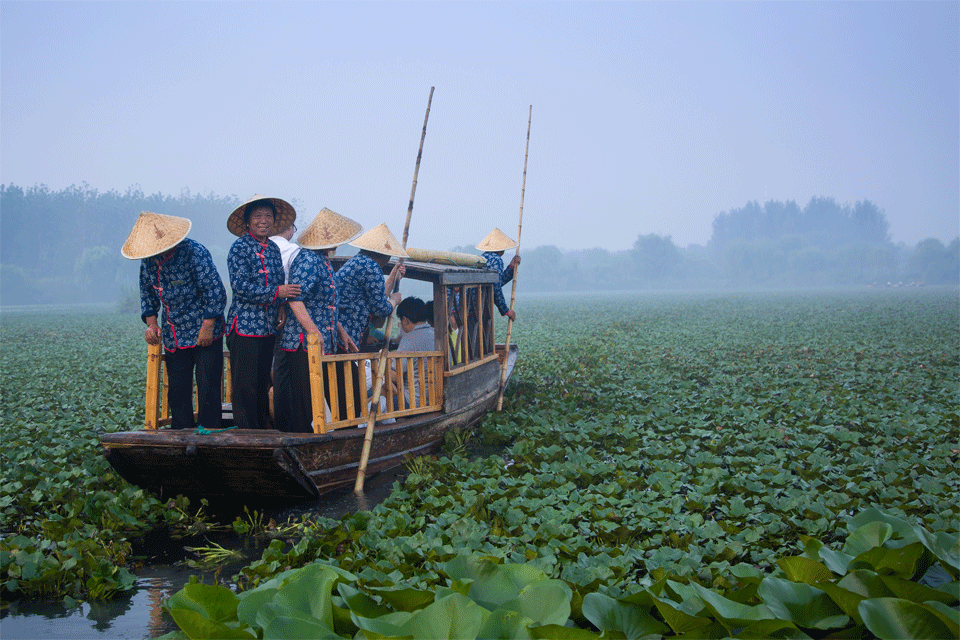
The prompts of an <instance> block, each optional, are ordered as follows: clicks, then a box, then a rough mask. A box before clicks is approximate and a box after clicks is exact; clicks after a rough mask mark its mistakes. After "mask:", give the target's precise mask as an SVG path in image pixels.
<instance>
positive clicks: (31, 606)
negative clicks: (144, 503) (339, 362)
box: [0, 468, 402, 640]
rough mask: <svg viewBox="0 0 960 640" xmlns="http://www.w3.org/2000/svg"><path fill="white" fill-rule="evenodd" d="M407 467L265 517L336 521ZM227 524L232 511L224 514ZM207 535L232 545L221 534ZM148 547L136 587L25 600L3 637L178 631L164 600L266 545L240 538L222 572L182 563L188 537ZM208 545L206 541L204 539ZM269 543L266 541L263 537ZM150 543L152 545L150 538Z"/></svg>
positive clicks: (129, 637) (118, 639)
mask: <svg viewBox="0 0 960 640" xmlns="http://www.w3.org/2000/svg"><path fill="white" fill-rule="evenodd" d="M401 472H402V468H400V469H398V470H394V471H388V472H385V473H381V474H379V475H376V476H373V477H371V478H369V479H368V480H367V482H366V483H365V484H364V493H363V495H362V496H355V495H354V494H353V487H352V486H351V487H345V488H343V489H339V490H337V491H335V492H332V493H329V494H327V495H326V496H324V497H323V498H321V499H319V500H315V501H312V502H305V503H301V504H298V505H294V506H288V507H284V508H281V509H274V510H270V509H261V513H263V515H264V518H265V520H269V519H270V518H273V519H274V520H275V521H276V522H286V521H287V520H288V519H289V518H290V517H295V518H303V517H306V516H309V515H317V516H323V517H326V518H331V519H334V520H338V519H340V518H341V517H342V516H343V515H345V514H347V513H356V512H357V511H369V510H370V509H372V508H373V507H375V506H376V505H377V504H379V503H380V502H382V501H383V500H385V499H386V498H387V497H388V496H389V495H390V491H391V488H392V486H393V483H394V481H395V480H396V479H397V477H398V473H401ZM221 521H222V522H225V523H226V524H229V523H230V522H232V521H233V517H232V516H227V515H226V514H225V515H224V519H222V520H221ZM207 538H208V539H210V540H212V541H216V542H218V544H221V545H223V546H226V545H227V542H226V540H225V538H226V537H224V539H221V537H220V536H213V535H211V536H207ZM154 543H155V544H154V545H153V548H152V549H150V550H149V553H148V555H149V557H150V562H151V564H149V565H146V566H144V567H142V568H139V569H137V570H136V571H135V572H134V573H135V574H136V576H137V582H136V590H135V591H132V592H131V593H129V594H127V595H124V596H120V597H119V598H115V599H113V600H110V601H108V602H94V603H83V604H81V605H79V606H76V607H67V606H66V605H64V603H63V601H60V600H58V601H37V600H31V601H27V600H21V601H16V602H12V603H10V606H9V607H8V608H6V609H4V610H2V611H0V638H3V640H34V639H36V640H53V639H57V638H71V639H84V640H85V639H88V638H91V639H92V638H97V639H99V638H110V639H111V640H114V639H115V640H145V639H149V638H157V637H159V636H162V635H164V634H166V633H170V632H171V631H176V630H177V625H176V623H174V621H173V619H172V618H171V617H170V616H169V615H168V614H166V613H164V612H163V609H162V608H161V606H160V605H161V602H162V601H163V600H165V599H166V598H169V597H170V596H172V595H173V594H174V593H176V592H177V591H179V590H180V589H182V588H183V585H185V584H186V583H187V582H188V581H189V580H190V576H191V575H202V576H203V580H204V581H205V582H206V583H208V584H212V583H214V582H215V581H216V579H217V578H219V579H220V580H221V581H222V579H223V578H224V577H229V576H231V575H233V574H235V573H237V572H238V571H239V569H240V568H241V567H243V566H245V565H246V564H249V563H250V562H251V561H252V560H254V559H256V558H258V557H259V554H260V550H261V549H262V547H260V546H257V545H256V544H253V545H251V544H249V541H240V542H239V543H237V544H239V545H240V546H241V547H242V548H243V551H244V556H245V557H244V559H243V560H241V561H239V562H237V563H236V564H235V565H230V566H227V567H224V568H223V569H222V570H221V571H220V572H219V574H214V573H206V574H201V573H200V572H199V571H197V570H196V569H192V568H190V567H188V566H186V565H185V564H183V563H182V562H180V561H181V560H182V559H183V558H184V557H186V553H185V552H184V550H183V545H184V544H188V545H189V544H190V543H184V541H173V544H171V541H170V540H169V538H166V539H163V538H162V537H161V538H159V539H157V540H155V541H154ZM200 544H203V542H200ZM264 544H266V542H264ZM145 545H146V546H148V547H149V546H151V543H150V541H149V540H148V541H147V542H146V543H145Z"/></svg>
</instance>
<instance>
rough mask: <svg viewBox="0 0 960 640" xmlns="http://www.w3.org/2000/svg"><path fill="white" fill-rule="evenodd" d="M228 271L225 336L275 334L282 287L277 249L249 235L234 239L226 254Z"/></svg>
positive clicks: (278, 250)
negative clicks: (230, 291) (230, 296)
mask: <svg viewBox="0 0 960 640" xmlns="http://www.w3.org/2000/svg"><path fill="white" fill-rule="evenodd" d="M227 270H228V271H229V272H230V287H231V288H232V289H233V301H232V302H231V303H230V312H229V313H228V314H227V325H228V326H229V329H228V331H227V332H228V333H231V334H235V335H240V336H254V337H263V336H272V335H276V333H277V312H278V311H279V310H280V300H279V299H278V298H277V290H278V289H279V287H280V285H282V284H284V282H283V281H284V273H283V261H282V260H281V259H280V249H279V248H278V247H277V245H276V244H274V243H273V241H271V240H270V239H267V240H266V241H265V242H260V241H259V240H257V239H256V238H254V237H253V236H252V235H250V234H249V233H247V234H244V235H242V236H240V237H239V238H237V240H236V241H235V242H234V243H233V246H232V247H230V253H228V254H227Z"/></svg>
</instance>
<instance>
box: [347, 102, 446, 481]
mask: <svg viewBox="0 0 960 640" xmlns="http://www.w3.org/2000/svg"><path fill="white" fill-rule="evenodd" d="M433 89H434V88H433V87H430V97H429V98H428V99H427V112H426V114H424V116H423V130H422V131H421V132H420V148H419V149H418V150H417V164H416V166H415V167H414V169H413V184H412V185H411V186H410V201H409V203H408V204H407V221H406V223H405V224H404V225H403V238H402V239H401V240H400V243H401V245H402V247H403V248H404V250H406V248H407V237H408V236H409V235H410V218H411V216H412V215H413V197H414V195H415V194H416V192H417V174H418V173H420V158H421V157H422V156H423V139H424V138H426V137H427V120H428V119H429V118H430V104H431V103H432V102H433ZM400 264H403V258H400ZM395 286H396V287H398V288H399V286H400V278H399V277H398V278H397V281H396V283H395ZM396 311H397V309H396V307H394V308H393V310H392V311H390V315H389V316H388V317H387V324H386V326H385V327H384V328H383V349H381V350H380V360H379V361H378V363H377V376H376V378H375V379H374V383H373V395H372V396H371V400H372V402H373V404H372V405H371V407H370V415H369V416H368V418H367V430H366V432H365V433H364V436H363V450H362V451H361V452H360V466H359V467H358V468H357V481H356V483H354V485H353V492H354V493H355V494H357V495H362V494H363V482H364V480H365V479H366V477H367V462H369V460H370V449H371V448H372V446H373V426H374V425H375V424H376V422H377V413H378V412H379V411H380V396H381V395H382V393H383V378H384V374H385V373H386V368H387V354H389V353H390V334H391V333H392V332H393V316H394V315H396Z"/></svg>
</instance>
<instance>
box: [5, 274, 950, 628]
mask: <svg viewBox="0 0 960 640" xmlns="http://www.w3.org/2000/svg"><path fill="white" fill-rule="evenodd" d="M524 264H526V263H524ZM517 311H518V321H517V323H516V324H515V325H514V328H513V332H514V333H513V335H514V336H515V340H516V342H517V343H518V344H519V345H520V346H521V350H522V351H521V353H522V356H521V359H520V361H519V362H518V366H517V369H516V371H515V372H514V376H513V378H512V379H511V383H510V385H509V387H508V390H507V394H506V397H505V402H504V411H503V412H501V413H496V414H490V415H489V416H487V417H486V418H485V419H484V420H483V421H482V422H481V423H480V424H479V425H478V426H477V427H476V428H475V429H474V430H473V431H472V432H471V433H469V434H466V433H461V434H454V435H453V436H452V437H451V439H450V442H448V443H447V445H446V446H445V448H444V450H443V451H442V452H441V453H440V454H439V455H437V456H427V457H422V458H414V459H411V460H409V461H408V462H407V464H406V473H405V475H404V477H403V478H402V479H401V480H399V481H398V482H397V483H396V484H395V485H394V489H393V492H392V494H391V496H390V497H389V498H388V499H387V500H386V501H384V502H383V503H381V504H380V505H378V506H376V507H374V508H373V509H372V510H370V511H363V512H359V513H356V514H348V515H346V516H343V517H342V518H340V519H339V520H330V519H326V518H320V517H317V518H313V517H309V516H304V517H302V518H299V519H297V520H296V521H290V522H286V523H270V522H263V521H262V518H259V517H258V512H257V511H256V509H255V508H254V507H253V506H251V509H250V510H249V511H248V512H247V513H246V514H243V515H240V516H238V517H237V518H236V520H234V521H233V522H217V521H215V520H214V519H213V518H212V517H211V516H210V515H209V513H210V510H209V508H207V507H206V506H205V505H202V504H191V503H189V502H188V501H186V500H185V499H183V498H178V497H177V496H161V497H157V496H152V495H149V494H146V493H144V492H143V491H141V490H139V489H137V488H136V487H132V486H130V485H128V484H126V483H125V482H123V481H122V480H121V479H120V478H118V477H117V476H116V475H115V474H113V473H112V472H111V470H110V468H109V466H108V465H107V464H106V462H105V461H104V460H103V458H102V455H101V454H100V450H99V435H100V434H101V433H104V432H107V431H115V430H126V429H130V428H135V427H136V426H137V425H140V424H142V418H143V415H142V414H143V379H144V374H145V368H146V358H145V345H144V344H143V341H142V331H140V327H141V324H140V321H139V318H138V317H137V315H136V314H135V313H134V314H119V313H116V312H115V311H109V312H108V311H102V312H101V311H97V310H92V309H84V310H83V312H82V313H77V312H74V311H71V310H69V309H66V308H58V309H56V310H47V311H36V310H21V311H16V312H4V313H2V314H0V373H2V385H0V410H2V413H0V418H2V420H0V436H2V439H3V449H2V462H3V465H2V467H3V479H2V484H0V518H2V520H0V524H2V541H0V567H2V569H3V576H2V585H3V593H2V596H3V600H4V601H10V600H11V599H17V598H34V599H36V598H52V599H64V600H65V601H66V602H67V603H68V604H76V603H77V602H79V601H82V600H97V599H109V598H110V597H112V596H113V595H115V594H118V593H122V592H125V591H128V590H130V589H131V588H133V584H134V579H135V574H136V571H137V562H138V560H137V559H136V558H134V557H132V555H131V550H132V549H133V541H135V540H136V539H137V538H138V537H140V536H143V535H144V534H145V533H147V532H149V531H153V530H157V529H166V530H168V531H170V532H171V534H172V535H173V536H174V537H184V538H185V537H189V536H192V535H196V534H197V533H202V532H203V531H205V530H211V529H213V528H216V527H221V528H223V527H227V528H230V529H232V530H234V531H235V532H237V533H238V534H241V535H247V536H265V537H266V538H267V539H270V542H269V543H268V544H267V545H266V548H265V550H264V552H263V555H262V557H261V558H260V559H259V560H256V561H254V562H252V563H250V564H248V565H247V566H245V567H243V568H242V569H240V570H239V571H238V572H237V573H236V574H234V575H232V576H220V577H219V580H218V583H220V585H214V584H207V585H188V587H187V588H185V589H184V590H183V591H181V592H180V593H178V594H177V595H176V596H175V597H174V598H172V599H171V601H170V602H169V603H168V607H169V610H170V612H171V614H172V615H174V618H175V619H176V620H177V622H178V624H179V625H180V628H181V629H183V630H184V632H186V631H188V629H193V631H196V629H195V628H193V627H191V625H193V624H201V622H202V620H207V621H208V622H209V621H210V616H211V615H213V613H212V612H214V611H215V610H218V609H217V608H218V607H221V606H226V607H227V608H228V609H229V607H235V614H228V615H226V616H225V617H223V618H222V619H219V620H218V621H217V624H223V625H226V626H227V627H229V628H232V629H233V630H234V631H237V633H239V634H240V635H239V636H237V637H247V636H245V635H243V634H244V633H246V634H247V635H249V637H255V635H254V634H255V630H256V629H260V630H265V629H267V628H271V634H274V632H277V633H276V634H275V635H276V637H296V632H295V631H290V633H291V634H293V635H286V636H284V635H282V634H281V633H280V632H278V631H277V629H279V627H277V626H273V627H271V625H281V624H286V623H288V622H289V620H291V619H297V620H301V622H303V624H307V625H315V623H316V620H312V619H311V620H307V619H306V618H305V617H304V616H305V615H306V614H305V613H304V611H302V610H300V609H298V608H297V607H296V606H291V605H290V604H289V603H290V602H292V599H295V598H297V597H300V595H303V593H305V592H304V591H302V589H303V584H305V582H304V581H309V582H310V583H311V584H312V583H314V582H315V581H317V580H321V581H323V584H324V585H326V586H325V587H324V589H320V590H316V589H314V590H313V591H311V593H314V594H315V595H314V596H311V598H313V597H315V598H316V599H317V600H316V604H317V606H318V607H320V608H319V609H316V611H320V610H326V611H328V612H330V616H332V617H331V618H330V619H329V620H326V619H325V618H323V617H322V616H321V617H320V618H318V619H319V620H320V622H322V623H323V624H327V626H328V627H329V628H330V629H332V630H333V631H334V632H335V633H338V634H340V635H343V636H345V637H352V636H353V634H354V633H357V632H358V630H359V629H363V632H364V633H367V634H375V633H379V634H382V635H397V634H399V635H407V634H408V632H410V629H411V628H412V627H416V626H417V625H418V624H421V623H422V624H424V625H435V624H441V622H438V620H447V621H448V622H449V621H451V620H454V621H456V622H455V623H453V622H451V623H450V624H451V625H453V626H450V627H448V628H450V629H452V628H461V627H460V626H456V625H463V624H465V623H464V622H463V621H464V620H466V619H468V618H469V619H476V617H477V616H479V618H481V619H483V620H484V621H485V622H484V623H483V624H491V625H494V624H496V625H501V624H502V625H508V618H509V619H510V620H514V622H510V623H509V624H514V623H516V624H518V625H520V626H517V627H509V626H507V627H501V626H495V627H489V628H488V627H483V628H481V627H477V628H475V629H474V628H473V627H470V629H473V632H475V633H477V634H480V635H482V634H483V633H488V632H491V629H494V628H495V629H501V630H502V629H510V631H509V632H508V633H511V634H516V633H521V632H522V633H524V634H526V633H529V634H532V635H530V637H536V634H537V633H539V632H536V631H535V629H536V628H537V627H538V626H541V627H544V629H543V633H546V634H547V635H550V634H556V633H557V632H558V628H557V626H561V625H565V624H566V625H572V626H575V627H577V629H572V628H571V627H570V626H567V627H564V628H567V629H570V631H569V634H570V635H569V637H597V636H598V635H599V633H600V632H601V631H603V630H607V631H611V632H613V631H618V632H620V633H629V629H630V628H633V629H642V630H644V633H657V634H661V635H664V636H666V637H672V636H680V635H682V634H683V633H694V632H696V631H697V630H701V629H702V632H703V633H704V634H707V635H698V636H697V637H715V636H716V637H723V636H724V635H730V634H734V633H740V632H743V631H745V630H746V629H748V628H749V629H752V631H751V633H755V634H760V635H761V636H762V635H765V634H766V637H769V634H771V633H787V634H788V635H790V637H804V636H801V635H799V634H806V635H808V636H810V635H812V636H816V635H823V634H824V633H826V632H828V631H831V630H834V631H836V630H850V629H857V630H861V631H863V630H866V633H867V637H869V635H870V634H873V635H874V636H875V637H896V636H895V635H893V634H895V631H890V629H896V628H897V627H896V625H898V624H908V623H910V624H919V625H925V626H922V627H917V628H923V629H925V630H926V631H925V633H929V634H934V636H927V637H935V634H937V633H952V634H953V636H956V615H955V609H950V608H951V607H955V606H956V604H957V582H956V580H957V570H958V567H957V566H956V563H957V555H958V554H957V535H958V527H960V506H958V504H957V502H956V496H957V495H958V494H960V474H958V471H957V469H958V465H957V462H958V459H960V455H958V454H960V443H958V433H960V390H958V388H957V384H956V381H957V380H958V379H960V293H958V291H957V289H956V288H955V287H925V288H922V289H915V290H910V291H906V290H903V291H899V292H897V293H892V292H890V291H887V290H876V289H866V288H863V289H858V290H844V291H800V292H796V291H794V292H788V291H778V292H757V291H743V292H738V293H736V294H726V293H720V292H716V293H692V292H677V293H656V294H649V295H648V294H639V295H610V294H596V295H589V296H584V295H566V296H562V295H556V294H550V295H528V296H526V297H521V298H519V299H518V309H517ZM503 330H504V326H499V327H498V335H500V334H502V333H503ZM474 447H491V448H498V449H499V450H500V451H501V452H500V453H499V454H496V455H487V456H482V457H471V456H468V455H466V452H467V451H468V450H469V449H470V448H474ZM215 552H216V553H215ZM217 553H220V554H222V555H224V556H226V555H229V554H227V553H225V550H224V551H222V550H217V549H213V550H212V551H211V550H208V556H207V557H208V559H209V560H211V561H214V560H215V559H216V555H217ZM480 557H483V558H486V559H487V560H480V559H478V558H480ZM201 559H202V558H201ZM197 562H200V560H197ZM317 562H320V563H321V564H319V565H317V564H316V563H317ZM930 567H937V568H938V569H937V571H939V572H940V576H941V579H940V581H939V582H940V583H945V584H938V583H930V582H929V581H927V582H922V579H924V576H926V575H927V572H928V570H929V569H930ZM824 572H826V573H824ZM507 583H510V584H513V585H514V587H515V588H516V589H517V594H516V595H515V597H514V600H516V602H513V601H512V600H511V601H510V602H499V601H498V600H496V598H492V597H486V596H484V595H483V593H484V591H483V590H482V588H487V589H494V588H495V585H498V584H501V585H502V584H507ZM854 583H856V584H857V585H860V586H858V587H857V586H854ZM223 584H229V585H233V589H229V588H227V587H225V586H222V585H223ZM298 585H299V586H298ZM910 585H913V586H910ZM481 587H482V588H481ZM234 590H236V591H238V592H239V593H235V592H234ZM478 590H479V591H478ZM280 593H284V594H287V596H289V598H288V599H287V600H283V599H282V598H281V599H280V600H278V599H277V598H278V597H279V596H278V594H280ZM848 593H853V594H855V595H854V596H850V595H848ZM244 594H249V595H244ZM298 594H299V595H298ZM524 594H528V595H524ZM536 594H539V595H536ZM824 594H825V595H824ZM878 594H882V595H878ZM285 597H286V596H285ZM461 598H466V600H463V599H461ZM467 601H469V602H467ZM867 601H869V603H868V604H863V602H867ZM511 602H513V603H512V604H511ZM231 603H232V604H231ZM284 603H286V604H284ZM536 603H539V605H542V607H541V608H540V609H538V608H537V604H536ZM681 603H684V604H681ZM937 603H939V604H937ZM254 604H257V606H258V607H260V608H262V609H263V610H264V611H272V612H273V613H271V614H269V616H268V617H266V618H257V617H256V616H253V617H250V612H249V611H248V610H247V608H248V607H251V606H253V605H254ZM268 604H269V606H267V605H268ZM261 605H262V606H261ZM311 606H312V605H311ZM271 607H272V608H271ZM324 607H326V609H324ZM474 607H480V608H481V609H483V611H480V610H478V609H475V608H474ZM184 608H187V609H191V608H192V610H193V614H185V613H184V612H183V609H184ZM428 609H429V612H427V610H428ZM944 610H952V611H954V613H952V614H951V613H949V611H944ZM510 611H513V612H514V613H519V615H520V617H519V618H516V617H515V616H514V617H511V616H510V615H509V612H510ZM344 612H346V619H349V618H350V613H351V612H352V613H353V614H356V616H358V617H357V619H356V620H355V621H354V622H353V623H348V622H345V619H344V618H343V615H344ZM424 612H427V613H424ZM441 612H445V613H442V615H441ZM387 614H390V615H391V616H392V617H386V618H383V616H384V615H387ZM768 614H769V615H768ZM231 615H232V616H233V617H231ZM434 616H441V618H434ZM443 616H446V617H445V618H444V617H443ZM315 617H316V616H315ZM381 618H383V619H381ZM190 620H192V622H191V621H190ZM325 620H326V621H325ZM491 620H497V621H499V622H496V623H494V622H490V621H491ZM516 620H520V622H516ZM878 620H879V622H878ZM284 621H287V622H284ZM417 621H419V622H417ZM328 623H329V624H328ZM388 623H389V624H388ZM521 623H522V624H521ZM290 624H292V623H290ZM350 624H353V625H354V627H355V628H353V627H350ZM358 625H366V626H358ZM390 625H392V626H390ZM551 625H557V626H551ZM618 625H619V626H618ZM630 625H634V626H632V627H631V626H630ZM684 625H687V626H688V627H689V628H688V630H687V631H682V629H684V628H685V627H684ZM754 625H757V626H754ZM951 625H953V626H951ZM296 628H299V627H296V626H294V627H290V629H296ZM304 628H309V629H312V630H313V631H316V629H317V628H318V627H316V626H308V627H304ZM422 628H427V627H422ZM944 630H945V631H944ZM313 631H311V633H313ZM481 631H482V633H481ZM887 631H890V633H889V634H887V635H885V634H886V633H887ZM464 633H467V631H465V632H464ZM577 633H583V634H591V635H577ZM467 635H469V633H467ZM641 635H642V634H641ZM694 635H696V633H694ZM177 637H186V636H177ZM513 637H522V636H517V635H514V636H513Z"/></svg>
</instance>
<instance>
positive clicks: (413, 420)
mask: <svg viewBox="0 0 960 640" xmlns="http://www.w3.org/2000/svg"><path fill="white" fill-rule="evenodd" d="M515 359H516V346H513V347H512V348H511V350H510V354H509V357H508V370H512V368H513V364H514V362H515ZM491 364H494V365H496V366H495V367H491V373H493V370H494V369H495V372H496V373H499V369H500V367H499V365H498V364H497V363H496V361H494V362H493V363H491ZM484 377H487V378H489V377H490V376H489V375H488V376H484ZM473 388H474V390H476V387H473ZM498 391H499V386H498V385H493V386H490V385H487V386H486V387H485V388H484V391H483V392H482V393H480V394H479V395H472V396H469V397H468V398H466V402H465V403H464V402H463V397H462V396H461V398H460V399H461V401H460V402H454V401H451V400H450V399H448V401H446V402H445V410H444V411H439V412H433V413H426V414H422V415H417V416H412V417H409V418H402V419H400V420H398V421H397V422H395V423H392V424H378V425H377V426H376V427H374V435H373V441H372V443H371V450H370V458H369V461H368V463H367V473H368V475H372V474H374V473H377V472H380V471H384V470H386V469H390V468H392V467H395V466H397V465H399V464H401V463H402V462H403V459H404V457H405V456H410V455H423V454H426V453H429V452H431V451H434V450H435V449H437V448H438V447H439V446H440V445H441V444H442V443H443V436H444V434H445V433H446V432H447V431H448V430H450V429H453V428H456V427H461V428H463V427H467V426H470V425H472V424H473V423H475V422H476V421H477V420H479V419H480V418H481V417H482V416H483V415H485V414H486V413H488V412H489V411H491V410H493V409H494V408H495V407H496V401H497V395H498ZM446 407H451V408H454V410H452V411H451V410H449V409H446ZM365 426H366V425H362V427H360V428H358V427H349V428H343V429H337V430H334V431H331V432H329V433H326V434H322V435H312V434H311V435H294V434H290V433H284V432H280V431H275V430H252V429H230V430H227V431H222V432H218V433H213V434H208V435H199V434H197V433H195V432H194V431H188V430H172V429H153V430H140V431H126V432H119V433H111V434H104V435H103V437H102V438H101V445H102V447H103V451H104V455H105V456H106V459H107V460H108V461H109V462H110V464H111V465H112V466H113V468H114V469H115V470H116V471H117V473H119V474H120V475H121V476H122V477H123V478H124V479H126V480H127V481H129V482H130V483H132V484H135V485H137V486H140V487H142V488H144V489H146V490H148V491H150V492H152V493H155V494H157V495H159V496H161V497H162V498H172V497H175V496H176V495H178V494H183V495H186V496H189V497H202V498H207V499H208V500H210V501H211V503H222V502H236V501H243V502H248V503H249V502H257V501H261V502H263V501H270V502H278V501H282V502H290V501H297V500H304V499H309V498H314V497H317V496H320V495H322V494H324V493H327V492H329V491H332V490H334V489H337V488H339V487H342V486H344V485H348V484H352V483H354V482H355V480H356V477H357V469H358V467H359V461H360V456H361V451H362V448H363V439H364V435H365V432H366V429H365Z"/></svg>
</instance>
